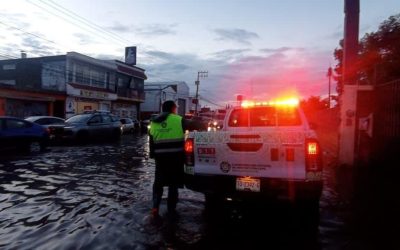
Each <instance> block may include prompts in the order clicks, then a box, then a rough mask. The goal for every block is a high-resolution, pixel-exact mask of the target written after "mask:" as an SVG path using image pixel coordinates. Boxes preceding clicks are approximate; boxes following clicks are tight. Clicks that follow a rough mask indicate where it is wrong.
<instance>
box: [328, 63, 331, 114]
mask: <svg viewBox="0 0 400 250" xmlns="http://www.w3.org/2000/svg"><path fill="white" fill-rule="evenodd" d="M327 76H328V108H329V109H330V108H331V78H332V67H329V68H328V73H327Z"/></svg>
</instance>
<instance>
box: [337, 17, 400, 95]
mask: <svg viewBox="0 0 400 250" xmlns="http://www.w3.org/2000/svg"><path fill="white" fill-rule="evenodd" d="M333 55H334V57H335V59H336V61H337V64H336V66H335V68H334V70H335V73H336V76H334V79H335V80H336V82H337V87H336V90H337V92H338V94H339V95H341V94H342V92H343V82H342V81H343V80H342V79H343V78H342V77H343V40H340V42H339V47H338V48H336V49H335V51H334V52H333ZM357 69H358V70H357V71H358V76H357V78H358V82H359V84H379V83H384V82H387V81H391V80H395V79H399V78H400V70H399V69H400V14H397V15H394V16H390V17H389V18H388V19H387V20H385V21H383V22H382V23H381V24H380V26H379V28H378V30H377V31H376V32H371V33H367V34H365V35H364V37H363V38H362V39H361V40H360V47H359V62H358V65H357Z"/></svg>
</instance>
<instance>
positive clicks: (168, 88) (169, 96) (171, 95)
mask: <svg viewBox="0 0 400 250" xmlns="http://www.w3.org/2000/svg"><path fill="white" fill-rule="evenodd" d="M144 92H145V94H146V100H145V102H144V103H143V105H142V110H141V111H142V112H141V119H148V118H149V117H150V115H151V114H154V113H160V112H161V107H162V103H163V102H164V101H166V100H174V101H175V102H176V104H177V105H178V114H179V115H182V116H184V115H185V114H186V113H188V112H189V110H190V101H191V99H190V97H189V87H188V85H187V84H186V83H185V82H153V83H146V84H145V85H144Z"/></svg>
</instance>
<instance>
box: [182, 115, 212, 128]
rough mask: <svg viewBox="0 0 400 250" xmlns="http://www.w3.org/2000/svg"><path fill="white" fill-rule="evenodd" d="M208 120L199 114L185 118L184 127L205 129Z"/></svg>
mask: <svg viewBox="0 0 400 250" xmlns="http://www.w3.org/2000/svg"><path fill="white" fill-rule="evenodd" d="M208 123H209V120H208V119H207V118H204V117H201V116H193V117H192V118H191V119H186V129H187V130H189V131H194V130H196V131H207V128H208Z"/></svg>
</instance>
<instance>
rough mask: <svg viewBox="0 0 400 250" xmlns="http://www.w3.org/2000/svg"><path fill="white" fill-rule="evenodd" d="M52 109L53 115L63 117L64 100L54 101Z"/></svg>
mask: <svg viewBox="0 0 400 250" xmlns="http://www.w3.org/2000/svg"><path fill="white" fill-rule="evenodd" d="M53 105H54V106H53V107H54V109H53V115H54V116H57V117H60V118H64V117H65V101H55V102H54V104H53Z"/></svg>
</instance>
